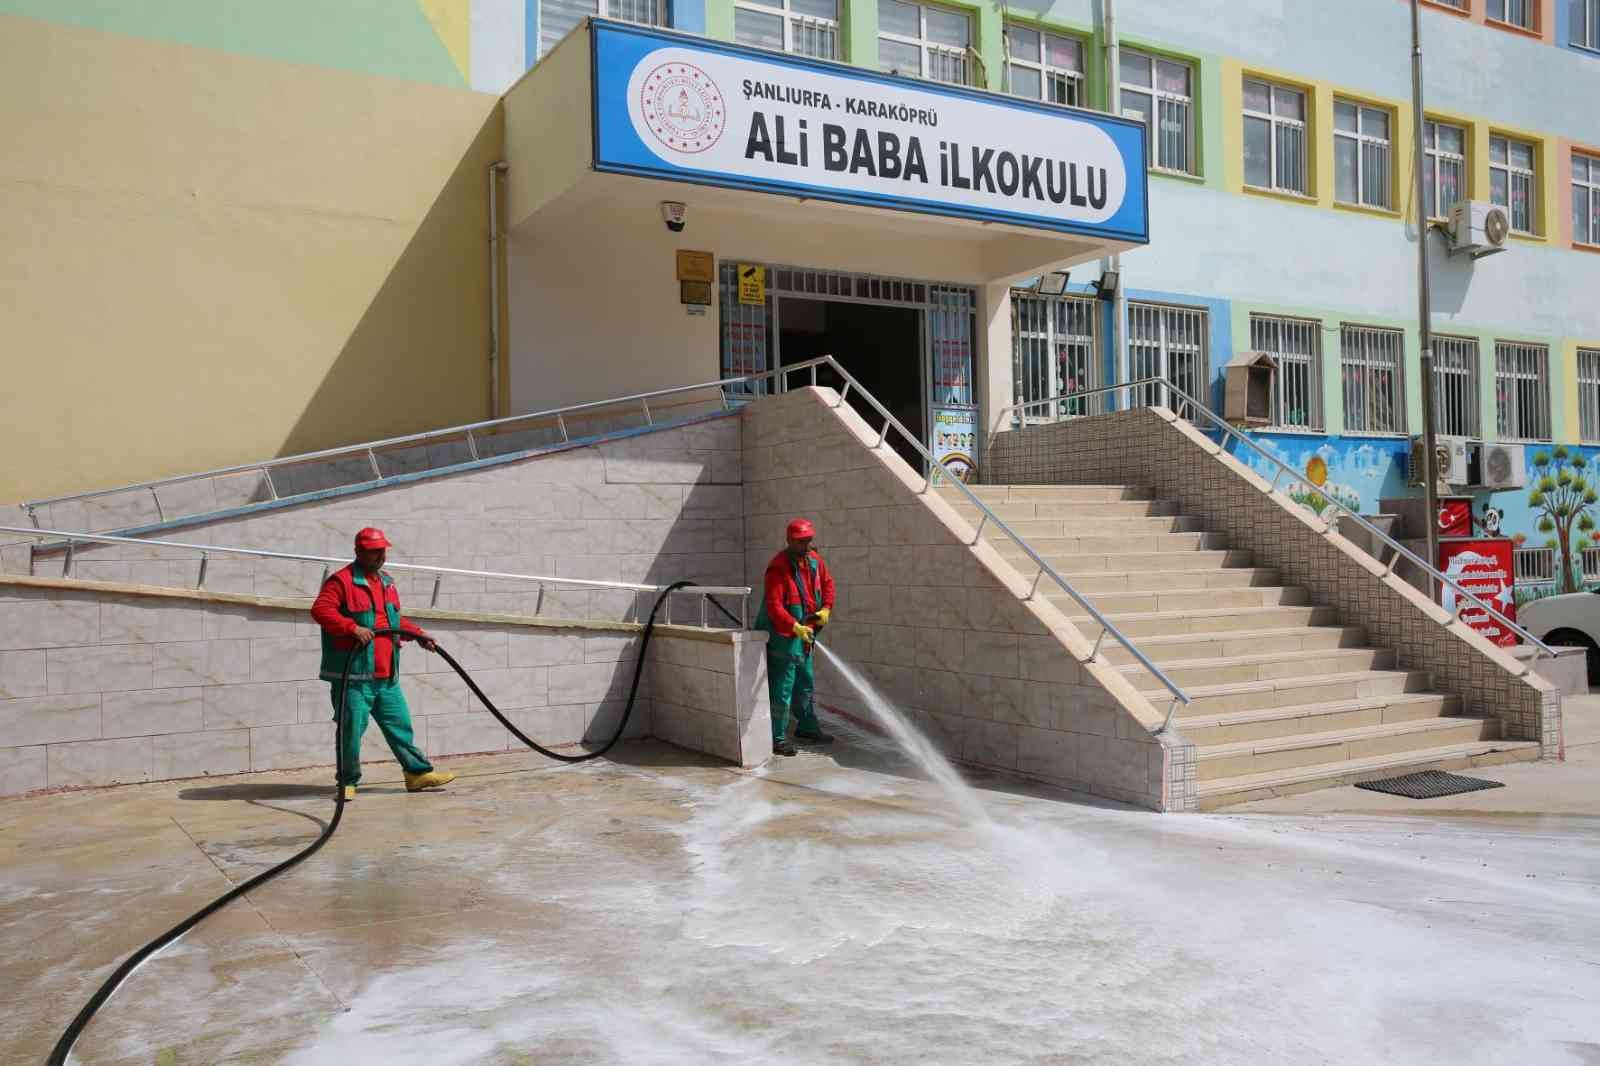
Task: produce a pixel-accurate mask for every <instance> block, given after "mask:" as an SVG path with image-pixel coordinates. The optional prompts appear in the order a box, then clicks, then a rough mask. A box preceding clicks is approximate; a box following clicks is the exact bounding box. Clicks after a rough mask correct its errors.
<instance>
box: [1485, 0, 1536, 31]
mask: <svg viewBox="0 0 1600 1066" xmlns="http://www.w3.org/2000/svg"><path fill="white" fill-rule="evenodd" d="M1488 3H1489V7H1488V12H1487V14H1488V16H1489V18H1491V19H1493V20H1494V21H1495V22H1508V23H1510V24H1511V25H1513V26H1520V27H1522V28H1523V29H1525V30H1531V29H1534V28H1535V27H1534V24H1533V12H1534V8H1535V4H1534V0H1488Z"/></svg>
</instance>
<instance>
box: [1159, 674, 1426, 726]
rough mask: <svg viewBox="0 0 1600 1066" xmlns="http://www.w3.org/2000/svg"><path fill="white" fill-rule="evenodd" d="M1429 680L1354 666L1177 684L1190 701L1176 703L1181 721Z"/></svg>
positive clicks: (1163, 696)
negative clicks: (1218, 682) (1269, 677)
mask: <svg viewBox="0 0 1600 1066" xmlns="http://www.w3.org/2000/svg"><path fill="white" fill-rule="evenodd" d="M1430 684H1431V679H1430V678H1429V676H1428V673H1427V671H1426V670H1358V671H1352V672H1349V673H1343V674H1313V675H1309V676H1302V677H1281V678H1273V679H1272V680H1270V681H1236V682H1233V683H1231V684H1225V685H1194V686H1184V685H1180V686H1179V687H1180V688H1183V690H1184V691H1185V692H1186V693H1187V694H1188V696H1189V700H1190V702H1189V704H1188V706H1186V707H1180V708H1178V717H1179V720H1180V722H1181V720H1182V719H1184V718H1186V717H1189V716H1190V715H1202V714H1224V713H1226V712H1228V711H1255V710H1265V709H1267V708H1268V707H1297V706H1300V705H1302V704H1307V703H1329V702H1331V701H1334V700H1357V699H1365V698H1367V697H1371V696H1392V695H1395V694H1397V693H1401V692H1423V691H1426V690H1427V689H1428V687H1429V686H1430ZM1144 695H1145V696H1146V697H1147V698H1148V699H1149V700H1150V702H1151V703H1152V704H1158V705H1164V702H1165V701H1166V700H1168V699H1170V698H1171V696H1170V694H1169V693H1168V692H1167V690H1166V689H1165V688H1157V687H1154V686H1151V687H1149V688H1146V689H1145V690H1144Z"/></svg>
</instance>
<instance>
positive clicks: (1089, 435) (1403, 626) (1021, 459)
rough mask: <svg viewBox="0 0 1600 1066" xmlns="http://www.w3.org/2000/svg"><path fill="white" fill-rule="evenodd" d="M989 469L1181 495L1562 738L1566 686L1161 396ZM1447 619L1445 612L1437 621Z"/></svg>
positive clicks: (995, 454) (990, 474) (998, 459)
mask: <svg viewBox="0 0 1600 1066" xmlns="http://www.w3.org/2000/svg"><path fill="white" fill-rule="evenodd" d="M987 456H988V458H987V461H986V463H985V471H984V477H985V480H988V481H992V482H994V483H996V484H1002V483H1004V484H1073V483H1080V484H1083V483H1110V484H1127V485H1138V486H1141V487H1147V488H1150V489H1152V490H1153V491H1154V492H1155V494H1156V496H1158V497H1160V498H1162V499H1171V500H1176V501H1178V504H1179V509H1180V511H1181V512H1182V513H1183V514H1184V515H1187V516H1191V517H1194V518H1198V519H1200V520H1201V522H1202V524H1203V526H1204V528H1206V529H1208V530H1213V531H1217V532H1222V533H1226V534H1227V536H1228V538H1229V543H1230V544H1231V545H1232V546H1233V547H1236V548H1243V549H1248V550H1250V551H1252V552H1254V553H1255V558H1256V561H1257V565H1260V566H1270V567H1274V568H1276V569H1278V570H1279V571H1281V572H1282V574H1283V577H1284V582H1285V583H1286V584H1293V585H1298V586H1301V587H1303V588H1306V589H1308V590H1309V591H1310V593H1311V596H1312V599H1313V600H1314V601H1315V602H1317V603H1320V604H1327V605H1330V606H1333V607H1336V608H1338V609H1339V611H1340V613H1341V615H1342V616H1343V618H1344V620H1345V621H1346V622H1347V623H1349V624H1351V625H1361V626H1364V627H1366V630H1367V632H1368V634H1369V635H1370V637H1371V639H1372V641H1373V643H1374V644H1376V645H1378V646H1381V647H1388V648H1394V649H1395V650H1396V653H1397V655H1398V657H1399V660H1400V662H1401V663H1402V664H1403V665H1404V666H1406V667H1408V668H1411V669H1418V670H1427V671H1430V672H1431V673H1432V675H1433V679H1434V683H1435V684H1436V685H1437V686H1438V687H1439V688H1441V689H1444V690H1445V691H1448V692H1453V693H1456V694H1458V695H1460V696H1461V697H1462V698H1463V699H1464V700H1465V702H1466V706H1467V710H1468V712H1469V713H1472V714H1492V715H1495V716H1497V717H1499V718H1500V719H1501V720H1502V721H1503V722H1504V723H1505V727H1506V736H1507V737H1508V738H1510V739H1515V740H1537V741H1539V743H1540V745H1541V748H1542V750H1543V751H1544V752H1545V753H1546V754H1547V755H1554V754H1555V753H1556V752H1557V751H1559V750H1560V746H1561V697H1560V694H1559V693H1558V692H1557V691H1556V690H1555V689H1554V688H1553V687H1552V686H1551V685H1549V684H1548V683H1547V682H1545V681H1543V680H1542V679H1539V678H1538V677H1536V676H1532V675H1529V676H1527V677H1522V676H1520V675H1522V674H1523V673H1524V671H1525V669H1526V667H1525V666H1524V665H1523V664H1521V663H1519V662H1517V661H1516V660H1515V659H1514V658H1512V657H1511V656H1510V655H1509V654H1507V653H1506V652H1504V651H1502V650H1501V649H1499V648H1497V647H1495V646H1494V645H1492V644H1490V643H1489V642H1488V641H1487V640H1485V639H1484V638H1483V637H1481V636H1479V635H1478V633H1477V632H1476V631H1474V630H1473V629H1472V628H1471V627H1470V626H1467V625H1465V624H1463V623H1461V622H1457V621H1453V620H1452V619H1451V618H1450V615H1449V614H1448V613H1447V612H1446V611H1445V610H1444V609H1443V608H1442V607H1439V606H1438V605H1437V604H1434V603H1432V602H1430V601H1429V599H1428V598H1427V597H1426V596H1425V595H1424V594H1422V593H1420V592H1418V591H1417V590H1416V589H1414V588H1412V587H1411V586H1410V585H1409V584H1407V583H1406V582H1404V581H1402V580H1401V579H1400V578H1398V577H1395V576H1393V575H1385V574H1384V573H1383V566H1382V564H1380V563H1379V562H1378V561H1377V560H1375V559H1374V558H1373V557H1372V556H1371V555H1369V554H1367V553H1366V552H1365V551H1363V550H1361V549H1360V548H1359V547H1358V546H1356V545H1355V544H1352V543H1351V542H1350V541H1348V540H1346V539H1345V538H1344V537H1343V536H1340V535H1339V534H1338V533H1333V534H1331V535H1329V534H1326V533H1325V532H1324V530H1325V528H1326V525H1327V523H1325V522H1324V521H1323V520H1322V519H1321V518H1319V517H1317V516H1316V515H1315V514H1313V513H1312V512H1310V511H1309V510H1306V509H1305V508H1302V507H1300V506H1299V505H1297V504H1295V503H1294V502H1293V501H1292V500H1290V499H1289V498H1288V497H1287V496H1286V495H1284V494H1282V493H1279V492H1272V491H1271V486H1270V485H1269V484H1268V483H1267V482H1266V481H1265V480H1264V479H1262V478H1261V477H1258V476H1257V475H1256V474H1255V473H1253V472H1252V471H1250V470H1249V469H1248V468H1247V467H1245V466H1244V465H1243V464H1242V463H1240V462H1239V461H1238V460H1236V459H1234V458H1233V457H1232V456H1231V455H1227V454H1225V453H1221V452H1220V451H1219V449H1218V448H1217V445H1216V444H1215V443H1214V442H1213V441H1211V440H1209V439H1208V438H1206V437H1205V436H1204V435H1203V434H1201V433H1200V432H1199V431H1198V430H1196V429H1195V428H1194V427H1193V426H1192V425H1190V424H1189V423H1188V422H1186V421H1183V420H1181V419H1178V418H1176V417H1175V416H1174V415H1173V414H1172V413H1171V412H1170V411H1167V410H1166V409H1164V408H1140V409H1136V410H1132V411H1124V412H1118V413H1114V414H1108V415H1098V416H1095V417H1090V418H1080V419H1074V420H1072V421H1069V422H1059V423H1054V424H1051V425H1046V426H1036V427H1032V428H1029V429H1027V430H1024V431H1020V432H1013V431H1006V432H1003V433H999V434H996V436H995V437H994V439H993V440H992V441H991V442H990V444H989V448H988V452H987ZM1441 623H1443V624H1441Z"/></svg>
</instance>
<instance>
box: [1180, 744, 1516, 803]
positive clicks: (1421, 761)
mask: <svg viewBox="0 0 1600 1066" xmlns="http://www.w3.org/2000/svg"><path fill="white" fill-rule="evenodd" d="M1538 758H1539V744H1538V742H1537V741H1532V740H1477V741H1471V742H1468V743H1464V744H1450V745H1445V746H1442V747H1436V748H1420V749H1415V750H1411V751H1400V752H1393V753H1390V754H1387V755H1372V756H1368V757H1366V758H1362V759H1346V760H1343V761H1340V762H1330V763H1318V764H1316V765H1313V766H1297V767H1291V768H1289V769H1285V770H1268V771H1265V772H1263V773H1255V774H1244V775H1240V776H1238V777H1220V778H1213V779H1211V780H1208V781H1201V782H1199V801H1200V809H1201V810H1203V811H1212V810H1216V809H1217V808H1219V807H1226V806H1228V805H1230V804H1234V803H1246V802H1249V801H1250V800H1258V799H1271V798H1272V797H1274V796H1292V795H1294V794H1296V793H1299V792H1310V791H1313V790H1315V789H1319V788H1330V787H1332V786H1334V785H1347V784H1351V783H1353V782H1356V781H1370V780H1372V779H1374V778H1378V777H1394V776H1397V775H1399V774H1405V773H1411V772H1412V771H1414V770H1466V769H1469V768H1471V767H1474V766H1497V765H1500V764H1503V763H1508V762H1535V761H1537V760H1538Z"/></svg>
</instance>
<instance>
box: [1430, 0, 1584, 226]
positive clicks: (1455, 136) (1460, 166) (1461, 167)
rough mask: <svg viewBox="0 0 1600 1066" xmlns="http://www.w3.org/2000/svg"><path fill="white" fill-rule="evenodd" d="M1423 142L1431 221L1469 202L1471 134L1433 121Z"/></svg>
mask: <svg viewBox="0 0 1600 1066" xmlns="http://www.w3.org/2000/svg"><path fill="white" fill-rule="evenodd" d="M1596 2H1600V0H1596ZM1422 143H1423V148H1424V152H1425V153H1426V160H1425V162H1424V163H1423V168H1422V177H1423V181H1422V200H1423V203H1424V204H1425V205H1426V207H1427V209H1428V217H1429V218H1445V217H1447V216H1448V215H1449V214H1450V205H1451V204H1453V203H1455V202H1456V201H1457V200H1464V199H1466V195H1467V177H1466V175H1467V131H1466V130H1465V129H1463V128H1462V127H1460V126H1451V125H1449V124H1447V123H1444V122H1434V121H1433V120H1432V119H1429V120H1428V121H1427V122H1425V123H1423V125H1422Z"/></svg>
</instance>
